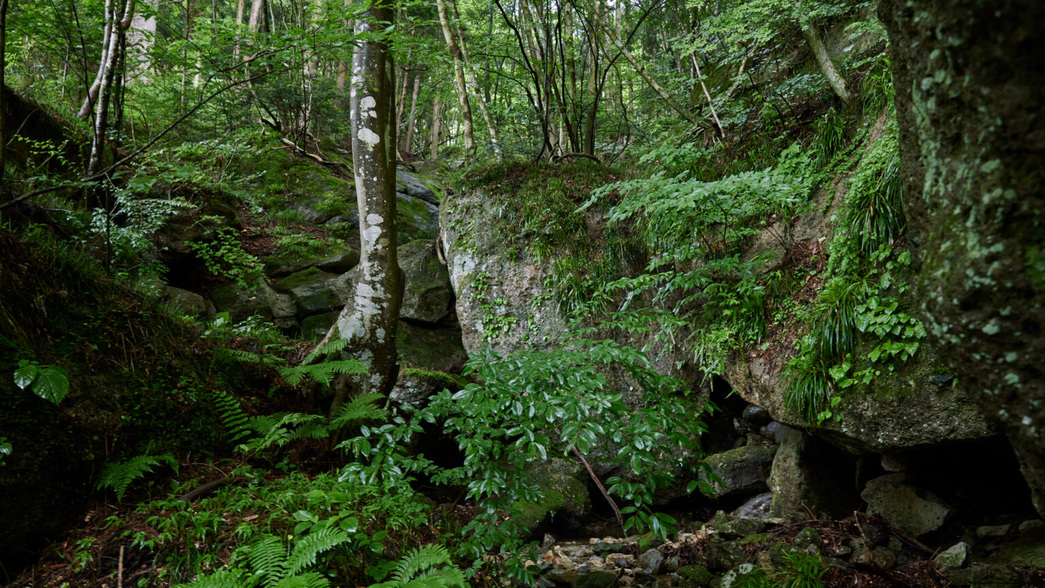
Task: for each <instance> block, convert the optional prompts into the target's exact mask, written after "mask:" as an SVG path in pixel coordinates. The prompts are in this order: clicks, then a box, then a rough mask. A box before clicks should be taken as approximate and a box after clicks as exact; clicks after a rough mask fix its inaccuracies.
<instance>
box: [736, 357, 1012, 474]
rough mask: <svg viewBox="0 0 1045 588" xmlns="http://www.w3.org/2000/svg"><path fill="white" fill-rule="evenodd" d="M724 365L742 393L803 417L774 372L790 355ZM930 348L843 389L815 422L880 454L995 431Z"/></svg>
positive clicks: (785, 414) (848, 443) (856, 449)
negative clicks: (825, 416)
mask: <svg viewBox="0 0 1045 588" xmlns="http://www.w3.org/2000/svg"><path fill="white" fill-rule="evenodd" d="M745 359H746V360H747V361H746V362H745V363H739V362H737V363H732V364H730V365H728V366H727V368H728V371H727V374H726V376H727V379H728V380H729V382H730V384H731V385H732V386H733V389H734V390H735V391H737V392H738V393H739V394H740V395H741V396H742V397H743V398H744V399H745V400H747V401H748V402H751V403H752V404H755V405H758V406H761V407H763V408H766V409H767V410H769V411H770V412H771V413H772V414H773V417H774V418H775V419H776V420H778V421H780V422H782V423H785V424H788V425H790V426H794V427H804V426H808V424H809V423H807V422H806V420H805V419H804V418H803V417H802V415H800V414H797V413H795V412H793V411H789V410H787V408H786V407H785V406H784V396H783V389H784V382H783V381H782V378H781V372H782V370H783V367H784V365H786V363H787V361H788V360H789V359H790V355H788V354H784V355H769V354H766V355H761V354H752V355H750V356H747V357H746V358H745ZM943 369H944V367H943V362H942V361H941V359H940V358H939V356H938V354H937V352H936V351H935V350H934V349H932V348H931V347H929V346H923V347H922V349H921V350H920V351H919V353H918V354H917V355H916V356H915V357H914V358H913V359H911V360H910V361H909V362H908V363H907V364H904V365H903V366H900V367H899V368H898V369H897V372H896V373H894V374H883V375H882V376H881V377H879V378H877V379H876V380H875V382H874V384H873V385H872V386H871V387H867V388H866V389H858V390H851V391H846V392H845V393H843V394H841V396H840V402H839V404H838V405H837V406H836V407H834V408H832V412H833V413H834V415H835V416H834V417H833V418H831V419H829V420H826V421H824V422H822V423H820V424H819V426H818V429H819V430H820V432H822V433H823V434H824V435H825V436H826V437H827V438H828V439H830V440H831V441H832V442H833V443H835V444H836V445H838V446H840V447H843V448H845V449H846V450H847V451H849V452H851V453H854V454H860V453H884V452H888V451H898V450H904V449H911V448H915V447H922V446H926V445H933V444H936V443H942V442H946V441H957V440H966V439H982V438H985V437H989V436H990V435H993V434H994V432H995V431H994V427H993V426H992V423H991V421H990V420H989V419H988V417H987V416H986V415H985V414H984V412H983V411H982V409H981V408H980V406H979V405H977V404H976V403H975V402H974V401H973V400H972V397H971V396H970V394H969V393H968V392H966V390H965V387H964V386H962V385H956V383H955V382H954V379H953V378H944V377H942V374H945V372H943V371H942V370H943Z"/></svg>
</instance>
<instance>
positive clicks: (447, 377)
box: [400, 368, 468, 392]
mask: <svg viewBox="0 0 1045 588" xmlns="http://www.w3.org/2000/svg"><path fill="white" fill-rule="evenodd" d="M400 375H401V376H402V377H404V378H414V379H418V380H423V381H425V382H426V383H428V384H431V385H432V387H434V388H435V389H437V390H443V389H446V390H450V391H451V392H455V391H457V390H460V389H462V388H464V387H465V386H467V385H468V380H466V379H465V378H463V377H461V376H458V375H455V374H448V373H446V372H433V371H429V370H419V369H417V368H406V369H404V370H403V371H402V372H401V373H400Z"/></svg>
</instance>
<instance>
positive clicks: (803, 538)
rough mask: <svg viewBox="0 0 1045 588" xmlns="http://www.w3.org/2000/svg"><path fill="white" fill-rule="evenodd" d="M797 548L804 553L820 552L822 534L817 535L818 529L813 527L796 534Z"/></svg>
mask: <svg viewBox="0 0 1045 588" xmlns="http://www.w3.org/2000/svg"><path fill="white" fill-rule="evenodd" d="M795 547H797V548H799V549H801V550H802V551H809V552H813V551H819V549H820V533H817V532H816V529H814V528H812V527H806V528H804V529H802V530H800V531H799V532H797V533H795Z"/></svg>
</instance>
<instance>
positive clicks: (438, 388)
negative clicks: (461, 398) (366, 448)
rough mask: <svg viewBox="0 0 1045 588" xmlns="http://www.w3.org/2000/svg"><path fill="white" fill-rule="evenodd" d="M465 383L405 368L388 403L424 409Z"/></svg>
mask: <svg viewBox="0 0 1045 588" xmlns="http://www.w3.org/2000/svg"><path fill="white" fill-rule="evenodd" d="M467 383H468V381H467V380H465V379H464V378H462V377H461V376H454V375H451V374H447V373H443V372H430V371H426V370H419V369H415V368H406V369H404V370H402V371H401V372H400V374H399V379H398V380H396V385H395V387H394V388H392V391H391V392H390V393H389V394H388V401H389V402H391V403H392V404H393V405H396V406H400V407H402V406H412V407H414V408H424V407H425V406H427V405H428V399H429V398H431V397H432V396H435V395H436V394H438V393H440V392H442V391H443V390H449V391H451V392H457V391H458V390H460V389H461V388H464V386H465V384H467ZM552 544H553V545H554V541H553V543H552Z"/></svg>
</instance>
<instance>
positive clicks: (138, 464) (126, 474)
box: [95, 454, 178, 502]
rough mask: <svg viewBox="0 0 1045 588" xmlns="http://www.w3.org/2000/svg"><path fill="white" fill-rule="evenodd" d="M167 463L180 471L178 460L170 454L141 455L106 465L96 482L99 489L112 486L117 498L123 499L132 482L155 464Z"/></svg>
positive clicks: (146, 472) (149, 470)
mask: <svg viewBox="0 0 1045 588" xmlns="http://www.w3.org/2000/svg"><path fill="white" fill-rule="evenodd" d="M161 463H165V464H167V465H169V466H171V467H172V468H174V471H178V462H177V461H175V459H174V458H173V457H172V456H171V455H170V454H164V455H139V456H137V457H132V458H131V459H128V460H127V461H117V462H110V463H108V464H106V465H105V468H104V469H103V470H102V473H101V474H100V475H99V476H98V482H97V483H96V484H95V487H97V488H98V489H99V490H103V489H105V488H112V489H113V491H115V492H116V500H117V501H121V502H122V501H123V493H124V492H126V491H127V487H128V486H130V485H131V482H133V481H135V480H137V479H138V478H142V477H144V476H145V474H148V473H150V472H152V468H153V466H156V465H159V464H161Z"/></svg>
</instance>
